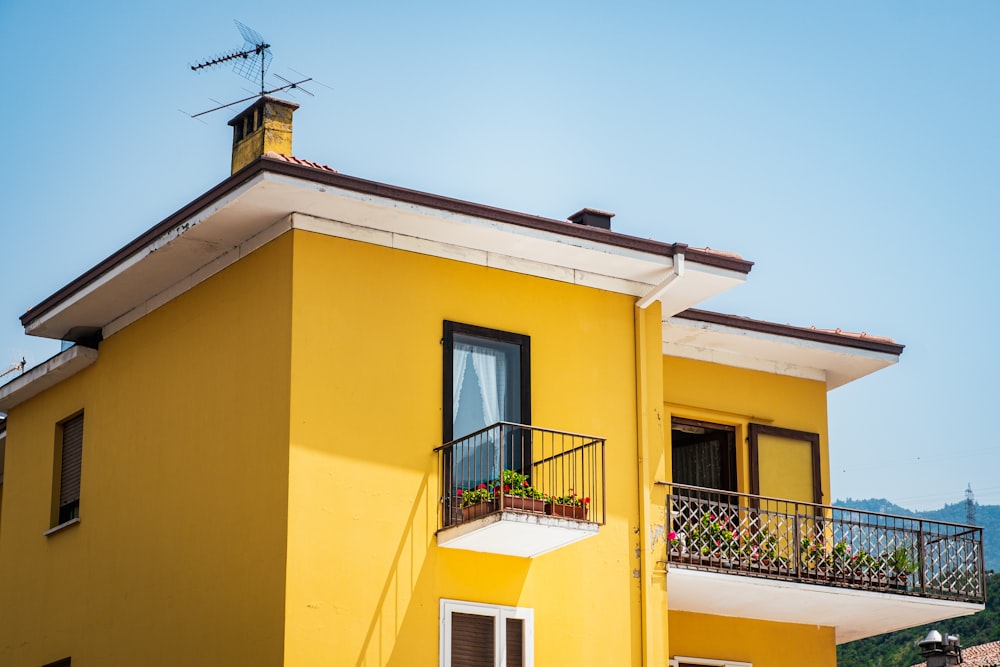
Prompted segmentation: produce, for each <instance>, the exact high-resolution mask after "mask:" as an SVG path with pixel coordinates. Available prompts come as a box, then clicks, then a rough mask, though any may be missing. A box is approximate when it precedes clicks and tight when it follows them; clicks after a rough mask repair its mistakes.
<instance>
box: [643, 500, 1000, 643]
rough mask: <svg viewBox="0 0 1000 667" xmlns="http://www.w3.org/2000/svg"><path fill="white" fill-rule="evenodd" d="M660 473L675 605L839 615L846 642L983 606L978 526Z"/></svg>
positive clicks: (776, 616)
mask: <svg viewBox="0 0 1000 667" xmlns="http://www.w3.org/2000/svg"><path fill="white" fill-rule="evenodd" d="M662 484H664V485H665V486H666V487H667V498H666V524H665V525H666V528H667V530H666V533H665V535H664V540H665V542H666V549H665V564H666V566H667V591H668V599H669V607H670V609H671V610H678V611H692V612H699V613H705V614H715V615H722V616H737V617H743V618H756V619H762V620H772V621H782V622H789V623H807V624H815V625H823V626H828V627H834V628H835V629H836V635H837V642H838V643H842V642H846V641H852V640H854V639H861V638H863V637H868V636H872V635H877V634H881V633H883V632H890V631H892V630H898V629H900V628H904V627H910V626H913V625H921V624H927V623H932V622H935V621H938V620H942V619H945V618H951V617H954V616H963V615H967V614H972V613H975V612H977V611H980V610H982V609H983V608H984V604H983V603H984V602H985V590H984V585H985V584H984V582H985V572H984V561H983V531H982V528H977V527H973V526H963V525H958V524H951V523H944V522H939V521H927V520H924V519H918V518H913V517H901V516H892V515H887V514H876V513H873V512H864V511H861V510H854V509H846V508H843V507H831V506H827V505H815V504H812V503H804V502H797V501H792V500H786V499H780V498H769V497H765V496H754V495H748V494H743V493H731V492H722V491H719V490H717V489H706V488H700V487H694V486H685V485H681V484H667V483H662Z"/></svg>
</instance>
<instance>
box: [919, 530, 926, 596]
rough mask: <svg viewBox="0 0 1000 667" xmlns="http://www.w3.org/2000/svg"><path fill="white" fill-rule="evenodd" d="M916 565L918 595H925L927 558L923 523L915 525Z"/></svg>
mask: <svg viewBox="0 0 1000 667" xmlns="http://www.w3.org/2000/svg"><path fill="white" fill-rule="evenodd" d="M917 564H918V565H919V569H920V594H921V595H927V573H926V569H927V557H926V554H925V553H924V522H923V521H921V522H919V523H918V524H917Z"/></svg>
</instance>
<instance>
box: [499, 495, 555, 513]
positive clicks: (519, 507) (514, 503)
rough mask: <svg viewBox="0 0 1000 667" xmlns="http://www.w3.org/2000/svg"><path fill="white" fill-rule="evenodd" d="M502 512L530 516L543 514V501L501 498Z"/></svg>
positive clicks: (519, 497) (509, 497) (511, 497)
mask: <svg viewBox="0 0 1000 667" xmlns="http://www.w3.org/2000/svg"><path fill="white" fill-rule="evenodd" d="M503 509H504V511H505V512H506V511H511V512H530V513H531V514H545V501H544V500H542V499H541V498H524V497H521V496H508V495H507V494H504V497H503Z"/></svg>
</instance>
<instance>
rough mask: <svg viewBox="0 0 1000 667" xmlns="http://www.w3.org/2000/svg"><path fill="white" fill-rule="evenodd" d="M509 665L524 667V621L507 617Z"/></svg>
mask: <svg viewBox="0 0 1000 667" xmlns="http://www.w3.org/2000/svg"><path fill="white" fill-rule="evenodd" d="M507 667H524V621H522V620H521V619H519V618H508V619H507Z"/></svg>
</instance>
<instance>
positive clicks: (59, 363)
mask: <svg viewBox="0 0 1000 667" xmlns="http://www.w3.org/2000/svg"><path fill="white" fill-rule="evenodd" d="M95 361H97V350H93V349H91V348H89V347H81V346H79V345H74V346H73V347H71V348H69V349H67V350H63V351H62V352H60V353H59V354H57V355H55V356H54V357H52V358H51V359H49V360H48V361H44V362H42V363H40V364H39V365H37V366H35V367H34V368H32V369H31V370H30V371H28V372H26V373H24V374H23V375H20V376H18V377H16V378H14V379H13V380H11V381H10V382H8V383H7V384H5V385H3V386H0V412H7V411H9V410H10V409H11V408H13V407H15V406H17V405H20V404H21V403H23V402H24V401H26V400H28V399H29V398H33V397H34V396H37V395H38V394H40V393H42V392H43V391H45V390H46V389H48V388H49V387H53V386H55V385H57V384H59V383H60V382H62V381H63V380H65V379H66V378H68V377H70V376H73V375H76V374H77V373H79V372H80V371H82V370H83V369H84V368H86V367H87V366H90V365H91V364H92V363H94V362H95ZM2 425H3V422H2V421H0V430H2V428H3V426H2Z"/></svg>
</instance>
